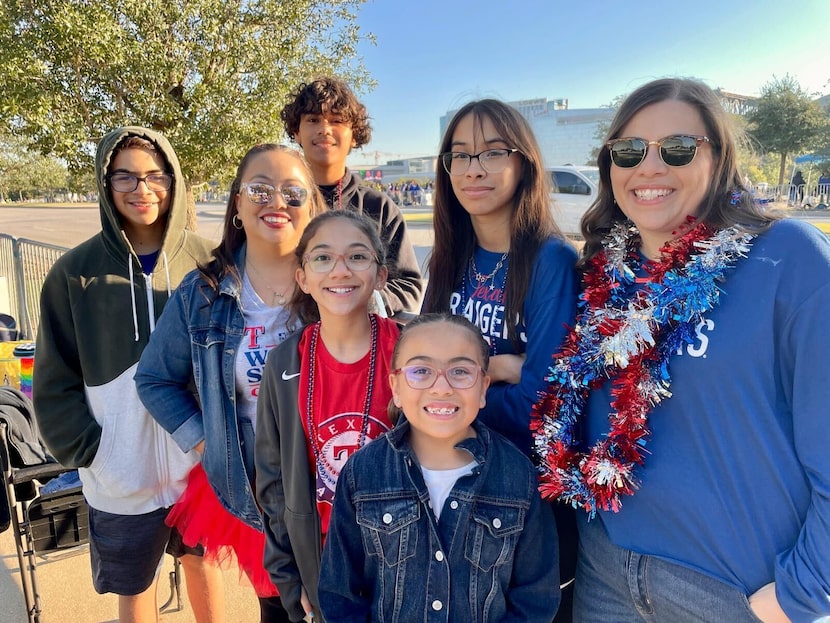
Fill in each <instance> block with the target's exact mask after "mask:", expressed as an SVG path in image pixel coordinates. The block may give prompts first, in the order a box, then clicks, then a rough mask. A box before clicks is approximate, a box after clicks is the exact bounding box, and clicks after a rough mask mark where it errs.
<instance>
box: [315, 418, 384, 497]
mask: <svg viewBox="0 0 830 623" xmlns="http://www.w3.org/2000/svg"><path fill="white" fill-rule="evenodd" d="M362 424H363V414H362V413H354V412H352V413H341V414H338V415H335V416H332V417H331V418H329V419H328V420H326V421H324V422H320V425H319V426H318V427H317V447H318V448H320V456H319V460H318V461H317V500H318V501H319V502H328V503H329V504H331V503H332V502H333V501H334V489H335V485H336V484H337V477H338V476H339V475H340V470H341V469H343V465H345V464H346V460H347V459H348V458H349V457H350V456H351V455H352V454H354V453H355V452H357V451H358V450H359V449H360V442H361V437H362V435H361V433H360V428H361V425H362ZM388 430H389V428H388V427H387V426H386V425H385V424H384V423H383V422H381V421H379V420H377V419H375V418H373V417H371V416H369V421H368V422H367V426H366V438H365V440H364V441H363V445H365V444H367V443H369V442H370V441H371V440H372V439H376V438H377V437H379V436H380V435H382V434H383V433H385V432H386V431H388Z"/></svg>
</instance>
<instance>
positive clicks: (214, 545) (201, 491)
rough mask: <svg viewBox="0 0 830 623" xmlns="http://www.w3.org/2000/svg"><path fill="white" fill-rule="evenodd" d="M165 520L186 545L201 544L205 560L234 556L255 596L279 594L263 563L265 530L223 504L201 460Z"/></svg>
mask: <svg viewBox="0 0 830 623" xmlns="http://www.w3.org/2000/svg"><path fill="white" fill-rule="evenodd" d="M166 523H167V525H168V526H170V527H172V528H176V530H178V531H179V532H180V533H181V535H182V541H183V542H184V544H185V545H187V546H189V547H196V545H197V544H201V545H202V547H204V548H205V560H207V561H210V562H214V563H216V564H219V565H226V564H228V563H230V562H231V561H232V560H233V559H234V558H236V561H237V564H238V565H239V569H240V571H241V572H244V573H245V575H247V576H248V579H249V580H250V581H251V584H253V586H254V590H255V591H256V594H257V596H258V597H274V596H276V595H278V594H279V593H278V592H277V587H276V586H274V584H273V582H271V578H270V577H269V575H268V572H267V571H266V570H265V567H264V566H263V564H262V557H263V553H264V552H265V533H263V532H260V531H259V530H257V529H256V528H252V527H251V526H249V525H248V524H246V523H245V522H244V521H242V520H241V519H239V518H237V517H235V516H233V515H231V514H230V513H229V512H228V511H227V510H226V509H225V507H224V506H222V503H221V502H220V501H219V498H217V497H216V493H215V492H214V491H213V487H211V486H210V483H209V482H208V479H207V474H205V470H204V469H203V468H202V464H201V463H199V464H198V465H196V467H194V468H193V469H192V470H191V471H190V474H188V477H187V487H186V488H185V490H184V493H182V496H181V497H180V498H179V500H178V501H177V502H176V503H175V504H174V505H173V508H171V509H170V513H169V514H168V515H167V520H166Z"/></svg>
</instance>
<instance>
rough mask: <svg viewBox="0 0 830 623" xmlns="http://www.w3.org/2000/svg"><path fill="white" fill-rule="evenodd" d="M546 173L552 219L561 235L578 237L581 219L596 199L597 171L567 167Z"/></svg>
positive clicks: (584, 167) (549, 168)
mask: <svg viewBox="0 0 830 623" xmlns="http://www.w3.org/2000/svg"><path fill="white" fill-rule="evenodd" d="M546 171H547V172H548V174H549V175H550V181H551V185H552V186H553V189H554V192H552V193H551V195H550V197H551V211H552V212H553V218H554V219H555V220H556V224H557V225H559V228H560V229H561V230H562V231H563V232H564V233H565V234H569V235H578V234H579V221H580V219H581V218H582V215H583V214H584V213H585V210H587V209H588V208H589V207H590V205H591V204H592V203H593V202H594V201H596V198H597V192H598V186H599V169H598V168H597V167H590V166H577V165H571V164H567V165H562V166H558V167H548V168H547V169H546Z"/></svg>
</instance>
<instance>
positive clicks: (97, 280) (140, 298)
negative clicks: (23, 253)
mask: <svg viewBox="0 0 830 623" xmlns="http://www.w3.org/2000/svg"><path fill="white" fill-rule="evenodd" d="M95 173H96V178H97V184H98V196H99V197H100V200H99V207H100V212H101V227H102V229H101V231H100V232H99V233H98V234H96V235H95V236H93V237H92V238H90V239H89V240H87V241H86V242H83V243H81V244H80V245H78V246H77V247H75V248H74V249H72V250H70V251H68V252H67V253H66V254H64V255H63V256H62V257H61V258H60V259H58V260H57V262H55V264H54V265H53V266H52V268H51V269H50V271H49V273H48V275H47V276H46V280H45V282H44V285H43V289H42V291H41V316H40V327H39V330H38V335H37V346H36V353H37V356H36V361H35V372H34V382H33V386H34V405H35V413H36V418H37V421H38V425H39V427H40V432H41V436H42V437H43V440H44V441H45V443H46V445H47V447H48V448H49V450H50V451H51V452H52V454H53V455H54V456H55V458H57V459H58V460H59V461H60V462H61V463H62V464H63V465H65V466H66V467H72V468H78V471H79V474H80V477H81V481H82V483H83V492H84V497H85V498H86V500H87V503H88V505H89V514H90V515H89V523H90V526H89V532H90V559H91V563H92V576H93V584H94V585H95V590H96V591H98V592H99V593H109V592H111V593H116V594H118V595H119V599H118V610H119V620H120V621H122V622H127V621H129V622H135V623H139V622H144V621H150V622H153V621H157V620H158V607H157V604H156V582H155V581H154V580H155V579H156V578H157V575H158V574H157V571H158V568H159V565H160V562H161V559H162V557H163V555H164V551H165V549H167V551H169V552H170V553H172V554H173V555H174V556H180V557H181V561H182V564H183V567H184V569H185V577H186V580H187V587H188V593H189V594H190V595H191V597H192V598H191V604H192V606H193V609H194V613H195V615H196V620H197V621H199V622H200V623H202V622H206V621H222V620H224V603H223V600H224V592H223V590H224V588H223V585H222V579H221V574H220V572H219V570H218V569H217V568H216V567H213V566H209V565H207V564H205V563H204V562H203V560H202V558H201V556H200V552H199V551H198V550H196V549H191V548H187V547H185V546H184V545H183V544H182V543H181V542H180V541H179V540H178V539H177V538H176V537H177V535H176V534H175V533H171V530H170V528H169V527H167V526H166V525H165V523H164V520H165V517H166V515H167V511H168V509H169V507H171V506H172V505H173V503H174V502H175V501H176V500H177V499H178V497H179V495H181V493H182V491H183V490H184V487H185V483H186V478H187V474H188V472H189V471H190V469H191V468H192V467H193V466H194V465H195V464H196V462H197V461H198V456H197V455H196V454H195V453H194V452H190V453H187V454H185V453H184V452H182V451H181V450H180V449H179V447H178V446H177V445H176V443H175V442H174V441H173V440H172V438H171V437H170V436H169V435H168V434H167V433H166V432H165V431H164V430H162V429H161V428H160V427H159V426H158V424H157V423H156V422H155V420H154V419H153V418H152V417H151V416H150V414H149V413H148V412H147V410H146V409H145V408H144V406H143V405H142V403H141V401H140V400H139V398H138V394H137V392H136V388H135V383H134V382H133V374H134V373H135V369H136V367H137V365H138V360H139V357H140V356H141V353H142V351H143V350H144V347H145V346H146V345H147V341H148V340H149V337H150V333H151V332H152V331H153V329H154V327H155V323H156V320H157V319H158V317H159V316H160V315H161V312H162V309H163V308H164V305H165V303H166V302H167V298H168V297H169V295H170V293H171V292H172V291H173V289H175V288H176V286H177V285H178V283H179V281H180V280H181V278H182V277H183V276H184V275H185V274H187V273H188V272H189V271H190V270H192V269H193V268H195V266H196V264H197V263H200V262H206V261H208V259H209V255H210V248H211V243H210V242H209V241H208V240H205V239H203V238H200V237H199V236H196V235H195V234H193V233H192V232H189V231H186V230H185V223H186V219H187V203H186V199H185V182H184V177H183V175H182V172H181V168H180V166H179V161H178V158H177V157H176V154H175V153H174V151H173V148H172V147H171V145H170V143H169V142H168V141H167V139H165V138H164V137H163V136H161V135H160V134H158V133H156V132H153V131H151V130H147V129H145V128H139V127H123V128H118V129H116V130H113V131H112V132H110V133H109V134H107V135H106V136H104V137H103V138H102V139H101V141H100V143H99V144H98V149H97V151H96V156H95Z"/></svg>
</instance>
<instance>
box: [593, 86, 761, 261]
mask: <svg viewBox="0 0 830 623" xmlns="http://www.w3.org/2000/svg"><path fill="white" fill-rule="evenodd" d="M666 100H676V101H679V102H684V103H686V104H688V105H689V106H691V107H692V108H694V109H695V110H696V111H697V112H698V114H700V117H701V119H702V120H703V124H704V126H705V127H706V136H708V137H709V139H710V141H711V143H710V144H711V146H712V153H713V156H714V158H713V159H714V163H715V170H714V176H713V178H712V182H711V184H710V185H709V189H708V191H707V192H706V195H705V196H704V197H703V201H702V203H701V205H700V211H699V217H698V218H699V219H700V220H701V221H703V222H705V223H707V224H708V225H710V226H712V227H714V228H722V227H731V226H732V225H740V226H741V227H744V228H746V229H747V230H750V231H755V232H760V231H763V230H764V229H766V228H768V227H769V226H770V224H771V223H773V222H774V221H775V220H776V217H775V216H773V215H771V214H766V213H764V212H763V211H762V210H761V209H760V208H759V206H758V204H757V202H756V201H755V200H754V199H753V197H752V195H751V194H750V192H749V190H748V189H747V188H746V187H745V186H744V182H743V177H742V176H741V173H740V171H739V170H738V162H737V154H738V148H737V138H738V136H737V130H736V129H735V128H733V127H732V124H731V123H730V121H729V118H728V117H727V115H726V113H725V112H724V110H723V107H722V106H721V104H720V100H718V96H717V94H716V93H715V92H714V91H712V89H710V88H709V87H708V86H706V85H705V84H703V83H702V82H698V81H697V80H689V79H685V78H661V79H660V80H654V81H652V82H649V83H647V84H644V85H643V86H641V87H640V88H638V89H637V90H636V91H634V92H633V93H632V94H631V95H629V96H628V97H627V98H625V101H624V102H623V103H622V105H621V106H620V108H619V110H617V114H616V115H615V116H614V119H613V121H612V122H611V127H610V128H609V129H608V136H606V138H605V142H607V141H609V140H611V139H614V138H619V137H620V136H621V132H622V131H623V129H624V128H625V126H626V125H628V122H629V121H631V118H632V117H634V115H636V114H637V113H638V112H640V111H641V110H642V109H643V108H645V107H646V106H650V105H652V104H657V103H660V102H664V101H666ZM597 166H599V177H600V184H599V195H598V196H597V200H596V201H595V202H594V204H593V205H592V206H591V207H590V208H589V209H588V211H587V212H585V215H584V216H583V217H582V224H581V229H582V235H583V237H584V238H585V247H584V249H583V252H582V257H581V259H580V265H582V266H584V264H585V262H586V261H587V260H589V259H590V258H592V257H593V256H595V255H596V254H597V253H599V252H600V251H601V250H602V240H603V238H605V236H606V235H607V234H608V231H609V230H610V229H611V227H612V226H613V224H614V223H615V222H616V221H623V220H625V215H624V214H623V212H622V210H620V207H619V206H618V205H617V203H616V201H615V200H614V192H613V189H612V188H611V154H610V152H609V151H608V147H607V146H606V145H605V144H603V146H602V148H601V149H600V150H599V155H598V156H597Z"/></svg>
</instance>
